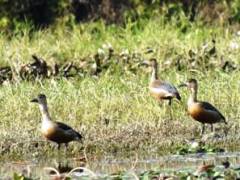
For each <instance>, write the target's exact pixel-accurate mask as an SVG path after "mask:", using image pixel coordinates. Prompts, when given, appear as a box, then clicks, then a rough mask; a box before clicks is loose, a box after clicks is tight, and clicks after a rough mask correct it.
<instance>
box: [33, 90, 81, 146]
mask: <svg viewBox="0 0 240 180" xmlns="http://www.w3.org/2000/svg"><path fill="white" fill-rule="evenodd" d="M31 102H33V103H37V104H38V105H39V108H40V112H41V114H42V127H41V132H42V134H43V136H44V137H45V138H46V139H47V140H50V141H53V142H55V143H57V145H58V149H60V145H61V144H65V146H66V147H67V146H68V143H69V142H71V141H81V140H82V136H81V134H79V133H78V132H77V131H75V130H74V129H72V128H71V127H70V126H68V125H66V124H64V123H61V122H56V121H52V119H51V117H50V114H49V112H48V106H47V98H46V96H45V95H44V94H39V95H38V96H37V98H34V99H32V100H31Z"/></svg>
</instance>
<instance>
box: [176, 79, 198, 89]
mask: <svg viewBox="0 0 240 180" xmlns="http://www.w3.org/2000/svg"><path fill="white" fill-rule="evenodd" d="M179 87H188V88H189V89H192V90H197V87H198V83H197V80H196V79H192V78H191V79H189V80H188V81H187V82H185V83H182V84H180V85H179Z"/></svg>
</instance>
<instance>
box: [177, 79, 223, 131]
mask: <svg viewBox="0 0 240 180" xmlns="http://www.w3.org/2000/svg"><path fill="white" fill-rule="evenodd" d="M183 86H185V87H188V89H189V90H190V91H191V94H190V96H189V98H188V102H187V111H188V114H189V115H190V116H191V117H192V118H193V119H195V120H197V121H198V122H200V123H202V130H201V135H203V133H204V131H205V124H210V125H211V131H213V124H214V123H221V122H223V123H225V124H227V122H226V119H225V117H224V116H223V115H222V114H221V113H220V111H219V110H218V109H217V108H215V107H214V106H213V105H211V104H210V103H208V102H204V101H198V99H197V90H198V83H197V80H196V79H189V80H188V81H187V82H186V83H183V84H181V85H180V87H183Z"/></svg>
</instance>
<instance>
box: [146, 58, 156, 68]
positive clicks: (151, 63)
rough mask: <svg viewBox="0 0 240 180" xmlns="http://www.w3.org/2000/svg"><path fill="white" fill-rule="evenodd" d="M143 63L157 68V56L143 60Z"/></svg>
mask: <svg viewBox="0 0 240 180" xmlns="http://www.w3.org/2000/svg"><path fill="white" fill-rule="evenodd" d="M142 64H143V65H147V66H151V67H153V68H156V67H157V66H158V62H157V60H156V59H155V58H151V59H149V60H146V61H143V63H142Z"/></svg>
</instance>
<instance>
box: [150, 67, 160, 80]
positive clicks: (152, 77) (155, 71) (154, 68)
mask: <svg viewBox="0 0 240 180" xmlns="http://www.w3.org/2000/svg"><path fill="white" fill-rule="evenodd" d="M157 71H158V68H157V66H154V67H152V75H151V79H150V81H151V82H153V81H155V80H157V79H158V74H157Z"/></svg>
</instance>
